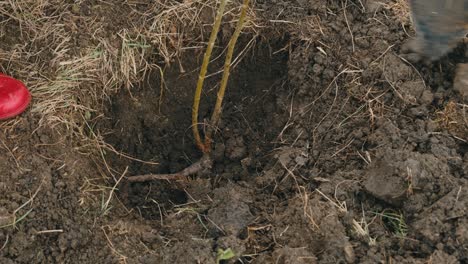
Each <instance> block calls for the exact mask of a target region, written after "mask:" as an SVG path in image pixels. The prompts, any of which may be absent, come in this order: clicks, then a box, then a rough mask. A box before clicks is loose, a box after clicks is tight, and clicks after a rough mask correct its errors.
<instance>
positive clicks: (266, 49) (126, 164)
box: [0, 0, 468, 264]
mask: <svg viewBox="0 0 468 264" xmlns="http://www.w3.org/2000/svg"><path fill="white" fill-rule="evenodd" d="M401 2H402V1H390V0H385V1H379V2H377V1H325V0H314V1H301V0H295V1H283V0H277V1H269V0H268V1H267V0H257V1H255V9H256V12H258V14H257V15H258V16H259V17H260V18H261V19H263V20H265V21H270V22H271V23H273V25H271V27H268V28H266V29H263V30H262V31H260V35H259V36H256V37H255V45H253V47H252V48H249V49H248V50H247V51H246V52H245V53H244V54H243V55H242V57H241V58H242V59H241V60H240V62H239V63H238V64H236V65H235V67H234V68H233V70H232V74H231V78H230V81H229V84H228V90H227V95H226V99H225V104H224V107H223V113H222V122H221V124H220V125H219V127H218V128H217V132H216V136H215V145H214V151H213V157H214V165H213V168H212V170H210V171H205V172H203V173H200V174H199V175H196V176H194V177H192V178H191V179H190V180H189V182H187V183H184V184H182V185H180V184H176V183H174V182H167V181H153V182H147V183H133V184H131V185H129V186H128V188H126V189H125V190H124V191H123V190H122V191H119V190H117V189H115V190H114V189H112V191H115V194H116V196H115V197H116V199H112V201H111V204H112V206H109V200H108V197H107V196H103V197H98V198H97V199H95V204H94V207H93V206H89V207H86V206H83V205H82V204H83V203H84V202H83V201H85V200H86V199H88V198H87V197H84V196H86V195H90V196H91V195H93V194H94V192H96V193H99V192H97V191H98V190H100V189H101V188H108V189H111V188H112V187H113V186H114V185H115V183H116V181H118V180H119V178H120V177H121V176H122V175H123V177H131V176H133V175H140V174H146V173H174V172H177V171H180V170H181V169H183V168H185V167H187V166H188V165H190V164H192V163H193V162H194V161H197V160H198V159H199V158H200V157H201V153H200V152H199V151H198V150H197V149H196V147H195V145H194V143H193V137H192V133H191V127H190V125H191V124H190V116H191V106H192V100H193V91H194V88H195V84H196V81H197V78H198V71H199V67H200V65H201V60H202V57H203V53H202V51H192V50H187V51H184V52H183V53H182V54H181V56H180V60H179V61H177V62H175V63H172V64H170V65H161V69H162V71H160V70H154V71H152V72H150V73H149V74H148V75H147V77H146V79H145V81H144V82H142V83H138V84H135V85H134V87H133V88H130V89H120V90H119V92H117V93H116V94H114V95H112V97H111V98H110V100H109V101H108V102H106V103H105V107H106V111H105V112H104V113H103V115H104V116H105V118H103V121H102V122H100V123H99V124H97V125H96V127H94V128H93V129H94V130H95V131H99V132H100V134H102V135H104V139H105V141H106V142H107V143H109V144H111V145H112V146H113V147H114V148H115V149H116V150H117V151H119V152H122V153H126V154H128V155H129V156H131V157H134V158H137V159H139V160H132V159H129V158H127V157H123V156H122V155H120V154H116V153H114V152H112V151H107V152H105V153H102V155H103V156H104V157H105V159H106V161H107V163H106V164H105V166H104V165H102V164H101V163H99V162H97V163H94V162H93V161H94V160H95V159H93V158H92V157H87V156H83V155H78V154H76V153H75V152H73V149H72V148H71V146H69V145H68V144H67V143H65V142H61V141H59V140H58V139H60V136H61V135H59V134H56V133H54V132H52V131H49V130H46V129H41V130H40V131H39V132H35V131H34V134H32V135H33V136H31V137H30V135H31V133H33V130H34V127H35V125H36V123H37V120H36V119H34V118H33V116H31V115H30V114H26V116H25V117H24V118H22V119H21V120H20V121H19V124H17V126H16V127H17V128H16V129H15V130H14V131H6V132H5V135H2V137H1V138H2V142H3V145H0V148H1V147H2V146H4V147H5V151H4V153H5V155H2V156H1V157H0V171H2V172H3V175H2V178H0V190H1V193H3V194H2V195H1V196H0V198H1V199H0V226H2V225H5V224H7V223H10V222H11V220H12V219H14V217H15V216H16V217H17V218H20V217H21V216H23V215H26V216H25V218H24V220H22V221H18V223H17V225H16V226H15V228H10V227H9V228H3V229H0V262H1V263H41V262H44V263H117V262H119V261H120V262H124V261H125V262H127V263H216V256H217V252H218V251H219V250H226V249H231V250H232V252H233V253H234V255H235V256H234V257H233V258H232V259H231V260H229V261H225V262H224V263H259V264H260V263H284V264H286V263H299V264H300V263H369V264H370V263H466V262H467V261H468V255H467V254H468V249H467V246H466V245H468V229H467V227H468V220H467V219H468V217H467V205H468V153H467V152H468V122H467V113H468V106H467V105H466V101H464V99H463V98H462V96H460V95H459V94H458V93H457V92H456V91H455V90H454V89H453V83H454V78H455V73H456V69H457V65H458V64H460V63H466V44H465V43H461V44H460V45H459V46H458V47H457V48H456V49H454V50H453V51H452V52H451V53H450V54H448V55H447V56H445V57H443V58H442V59H441V60H438V61H435V62H433V63H423V62H421V63H420V64H410V63H409V62H407V61H406V60H405V58H404V57H402V56H401V51H400V48H401V46H402V45H403V44H404V43H405V42H406V41H407V40H409V39H410V35H414V32H412V31H411V26H410V24H409V21H408V20H407V18H406V19H405V17H402V14H401V9H400V8H401V6H400V4H401ZM250 37H251V33H246V34H245V35H244V36H242V38H241V40H240V42H239V44H238V51H237V52H236V54H239V52H241V51H243V48H244V47H245V46H246V45H247V43H249V41H250V40H251V38H250ZM226 45H227V40H225V39H220V40H219V41H218V43H217V46H218V47H226ZM215 53H216V54H214V56H213V58H217V59H215V60H213V62H212V64H211V65H210V69H209V72H210V73H213V74H212V75H211V76H210V77H209V78H208V79H207V80H206V82H205V91H204V94H203V96H202V105H201V109H200V110H201V111H200V120H208V119H209V117H210V116H211V111H212V107H213V105H214V100H215V96H216V91H217V88H218V87H219V81H220V78H221V74H220V73H219V71H220V70H221V69H222V63H223V58H224V57H223V56H222V55H223V49H222V48H219V49H218V50H216V51H215ZM161 72H163V73H164V74H161ZM200 127H201V128H203V125H201V126H200ZM13 134H15V135H16V134H17V135H19V136H16V137H14V138H11V137H7V135H13ZM13 140H14V141H16V142H21V143H20V145H19V146H18V149H19V150H18V149H12V148H9V147H8V146H9V144H10V143H11V142H12V141H13ZM25 155H26V158H24V157H23V156H25ZM58 156H60V157H61V159H60V160H61V161H62V162H58V161H57V160H58V159H57V158H55V157H58ZM20 157H23V158H22V160H23V161H22V162H21V163H19V164H18V163H15V160H17V159H19V158H20ZM24 159H26V161H24ZM142 161H144V162H142ZM156 163H157V164H156ZM24 164H27V165H24ZM22 166H25V167H24V168H23V167H22ZM109 172H110V173H112V174H113V177H114V180H112V181H110V182H111V183H110V184H109V186H108V187H106V186H105V187H102V186H100V185H99V184H98V183H97V182H98V181H95V179H94V178H96V177H97V176H96V177H90V176H89V175H94V174H96V175H100V174H102V175H105V174H107V173H109ZM84 178H85V179H87V181H86V184H83V180H82V179H84ZM32 182H33V183H34V184H33V185H31V184H32ZM26 186H27V187H26ZM32 186H34V188H33V187H32ZM36 190H38V191H37V193H35V191H36ZM4 194H5V195H4ZM35 194H37V195H35ZM28 201H31V202H30V203H33V204H34V210H31V211H30V212H28V211H27V210H20V211H16V209H17V208H19V207H20V206H21V205H22V204H25V203H26V204H28V205H29V202H28ZM85 204H86V203H85ZM80 205H81V206H80ZM28 208H29V207H28ZM15 214H16V215H15ZM2 245H3V246H2Z"/></svg>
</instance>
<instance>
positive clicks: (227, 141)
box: [105, 41, 288, 218]
mask: <svg viewBox="0 0 468 264" xmlns="http://www.w3.org/2000/svg"><path fill="white" fill-rule="evenodd" d="M284 43H285V42H284V41H279V43H277V44H275V45H271V44H259V45H258V46H257V47H256V48H254V49H253V50H251V51H250V52H249V53H248V54H247V55H245V57H244V58H243V59H242V61H241V63H240V64H239V65H237V66H236V67H235V68H234V69H233V70H232V72H231V77H230V81H229V84H228V89H227V93H226V98H225V100H224V107H223V113H222V122H221V124H220V127H219V131H218V133H217V135H216V137H215V142H216V144H215V149H214V152H213V153H214V156H215V166H214V168H213V174H216V175H221V176H222V177H221V178H222V179H224V180H239V179H241V178H242V177H247V176H249V174H252V172H255V171H256V170H259V169H260V168H261V167H262V166H263V161H262V160H263V159H264V158H265V155H266V154H267V153H268V152H269V151H270V150H271V149H272V147H273V144H272V143H271V142H272V141H274V139H275V138H276V137H277V136H278V134H279V132H280V131H281V129H282V127H283V126H284V124H285V122H286V121H287V117H288V114H287V113H286V112H284V111H283V109H284V107H283V106H281V107H280V106H278V105H277V102H276V98H277V95H278V93H279V92H285V93H287V92H288V91H286V89H287V85H286V74H287V65H286V63H287V54H286V53H284V52H275V51H278V50H280V49H281V48H282V47H283V46H284V45H283V44H284ZM239 46H240V47H242V45H239ZM202 56H203V54H202V53H194V52H187V54H185V55H184V56H183V57H182V58H181V61H180V64H179V63H175V64H173V65H171V66H168V67H166V68H165V69H164V76H163V80H164V82H163V85H161V75H160V72H159V71H155V72H154V73H152V74H150V76H149V78H148V79H147V81H146V82H145V83H144V84H142V85H140V86H139V87H135V88H133V89H131V94H130V93H129V91H128V90H127V89H121V92H120V93H119V94H117V95H115V96H114V97H113V98H112V100H111V105H110V106H109V107H108V112H107V116H108V117H109V118H108V120H109V121H108V123H107V124H106V125H105V129H106V130H107V131H108V133H106V134H107V136H106V137H105V140H106V141H107V142H108V143H110V144H111V145H112V146H114V147H115V148H116V149H117V150H119V151H122V152H123V153H126V154H129V155H130V156H132V157H135V158H138V159H140V160H145V161H153V162H158V163H159V164H158V165H151V164H145V163H142V162H139V161H133V160H130V159H127V158H124V157H121V156H118V155H114V154H112V153H109V154H108V155H107V159H108V160H109V161H110V164H111V167H113V168H115V169H116V170H119V171H123V170H124V168H125V167H126V166H129V172H128V174H127V175H141V174H147V173H174V172H177V171H180V170H182V169H183V168H185V167H187V166H188V165H190V164H191V163H192V162H194V161H196V160H198V159H199V158H200V157H201V153H200V152H199V151H198V150H197V148H196V147H195V145H194V143H193V137H192V131H191V127H190V125H191V108H192V101H193V93H194V89H195V86H196V82H197V79H198V73H199V67H200V65H201V60H202ZM213 57H214V58H215V57H217V56H216V54H215V55H214V56H213ZM223 59H224V56H220V59H218V60H216V61H214V62H213V63H212V64H211V65H210V69H209V72H211V73H214V72H218V71H219V70H221V69H222V64H223ZM181 69H184V71H185V72H182V71H181ZM220 79H221V74H220V73H218V74H216V75H213V76H211V77H209V78H207V80H206V81H205V86H204V94H203V95H202V103H201V106H200V121H203V120H204V118H205V119H209V117H210V116H211V111H212V108H213V106H214V102H215V98H216V92H217V89H218V87H219V85H218V84H219V81H220ZM164 184H165V185H164ZM164 184H163V183H161V182H156V183H135V184H132V185H130V187H129V190H128V195H129V197H128V201H129V203H130V206H137V207H138V208H139V209H140V211H141V212H142V215H143V216H145V217H149V218H152V217H156V218H158V217H159V216H160V212H159V211H158V207H157V206H155V202H154V201H156V202H158V203H159V205H160V206H161V207H162V208H163V209H166V210H167V209H170V207H171V205H172V204H177V203H184V202H185V200H186V197H185V194H183V193H179V192H177V191H175V190H174V187H173V186H172V187H171V184H166V183H164ZM153 200H154V201H153ZM144 208H152V209H147V210H146V209H144ZM154 208H156V210H157V212H156V211H154V210H155V209H154ZM145 210H146V211H147V212H146V213H145Z"/></svg>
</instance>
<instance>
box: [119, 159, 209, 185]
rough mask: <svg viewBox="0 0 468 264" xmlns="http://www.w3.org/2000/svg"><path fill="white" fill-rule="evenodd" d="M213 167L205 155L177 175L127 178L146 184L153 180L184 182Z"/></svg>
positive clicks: (130, 180)
mask: <svg viewBox="0 0 468 264" xmlns="http://www.w3.org/2000/svg"><path fill="white" fill-rule="evenodd" d="M212 165H213V160H212V159H211V157H210V155H208V154H205V155H203V157H202V158H201V159H200V160H199V161H197V162H195V163H193V164H192V165H190V166H188V167H187V168H185V169H183V170H181V171H180V172H177V173H171V174H144V175H138V176H133V177H130V178H128V181H129V182H147V181H154V180H176V181H186V180H187V177H189V176H191V175H194V174H197V173H199V172H202V171H205V170H210V169H211V167H212Z"/></svg>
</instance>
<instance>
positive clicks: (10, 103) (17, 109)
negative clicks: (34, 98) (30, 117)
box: [0, 73, 31, 120]
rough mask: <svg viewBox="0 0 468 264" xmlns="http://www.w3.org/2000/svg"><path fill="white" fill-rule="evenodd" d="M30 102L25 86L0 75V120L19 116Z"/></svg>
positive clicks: (29, 95)
mask: <svg viewBox="0 0 468 264" xmlns="http://www.w3.org/2000/svg"><path fill="white" fill-rule="evenodd" d="M29 102H31V94H30V93H29V91H28V89H27V88H26V86H25V85H24V84H23V83H22V82H20V81H18V80H16V79H14V78H12V77H10V76H7V75H4V74H1V73H0V120H4V119H8V118H11V117H15V116H17V115H19V114H21V113H22V112H23V111H24V110H25V109H26V108H27V107H28V105H29Z"/></svg>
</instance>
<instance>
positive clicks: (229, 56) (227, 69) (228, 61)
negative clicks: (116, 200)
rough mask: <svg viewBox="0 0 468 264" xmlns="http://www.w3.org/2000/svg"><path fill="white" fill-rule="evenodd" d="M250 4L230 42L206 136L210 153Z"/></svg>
mask: <svg viewBox="0 0 468 264" xmlns="http://www.w3.org/2000/svg"><path fill="white" fill-rule="evenodd" d="M249 2H250V0H244V2H243V4H242V8H241V14H240V17H239V21H238V22H237V25H236V30H235V32H234V34H233V35H232V37H231V40H229V44H228V51H227V54H226V59H225V61H224V70H223V78H222V79H221V86H220V88H219V91H218V94H217V97H216V105H215V108H214V111H213V115H212V116H211V124H210V126H209V127H208V128H207V131H206V134H205V149H207V150H208V151H209V150H210V149H211V142H212V135H213V130H214V128H216V126H217V125H218V123H219V120H220V116H221V110H222V104H223V99H224V94H225V93H226V87H227V83H228V80H229V74H230V69H231V61H232V55H233V54H234V48H235V46H236V43H237V39H238V38H239V35H240V33H241V31H242V28H243V27H244V22H245V17H246V14H247V10H248V7H249Z"/></svg>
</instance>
